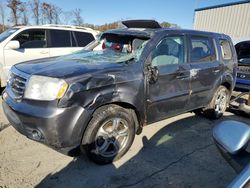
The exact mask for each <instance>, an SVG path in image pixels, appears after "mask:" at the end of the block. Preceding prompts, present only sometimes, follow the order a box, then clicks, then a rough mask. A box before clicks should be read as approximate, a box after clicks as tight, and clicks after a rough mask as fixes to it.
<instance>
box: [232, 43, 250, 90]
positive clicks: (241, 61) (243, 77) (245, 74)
mask: <svg viewBox="0 0 250 188" xmlns="http://www.w3.org/2000/svg"><path fill="white" fill-rule="evenodd" d="M235 49H236V53H237V56H238V71H237V79H236V86H235V90H237V91H243V92H244V91H246V92H247V91H250V40H246V41H241V42H239V43H237V44H236V45H235Z"/></svg>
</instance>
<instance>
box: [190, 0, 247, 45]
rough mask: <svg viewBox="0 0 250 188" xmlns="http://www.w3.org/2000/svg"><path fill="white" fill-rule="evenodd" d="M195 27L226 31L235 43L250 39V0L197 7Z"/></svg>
mask: <svg viewBox="0 0 250 188" xmlns="http://www.w3.org/2000/svg"><path fill="white" fill-rule="evenodd" d="M194 29H197V30H204V31H212V32H219V33H225V34H227V35H229V36H231V38H232V39H233V41H234V43H237V42H239V41H244V40H250V0H245V1H238V2H234V3H227V4H222V5H217V6H211V7H205V8H199V9H196V10H195V15H194Z"/></svg>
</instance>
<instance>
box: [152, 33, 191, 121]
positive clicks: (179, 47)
mask: <svg viewBox="0 0 250 188" xmlns="http://www.w3.org/2000/svg"><path fill="white" fill-rule="evenodd" d="M149 57H150V59H151V60H150V61H151V67H153V68H154V67H156V69H157V70H158V74H157V79H156V80H155V81H154V82H147V88H148V94H147V120H148V123H152V122H155V121H158V120H161V119H164V118H166V117H169V116H172V115H175V114H179V113H182V112H184V111H185V110H186V109H188V106H187V104H188V96H189V81H190V79H189V77H190V65H189V64H188V63H186V40H185V36H184V35H174V36H165V37H163V38H162V39H161V40H160V41H159V42H158V44H157V45H156V46H155V47H154V50H153V51H152V53H151V55H150V56H149Z"/></svg>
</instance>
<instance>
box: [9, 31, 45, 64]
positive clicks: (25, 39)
mask: <svg viewBox="0 0 250 188" xmlns="http://www.w3.org/2000/svg"><path fill="white" fill-rule="evenodd" d="M12 40H17V41H19V43H20V48H19V49H16V50H12V49H7V48H6V49H4V58H5V66H6V67H5V68H6V69H9V68H10V67H11V66H12V65H14V64H16V63H20V62H24V61H29V60H34V59H40V58H47V57H49V49H48V48H47V40H46V31H45V30H44V29H27V30H24V31H22V32H21V33H19V34H18V35H17V36H15V37H14V38H13V39H12Z"/></svg>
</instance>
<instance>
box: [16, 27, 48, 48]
mask: <svg viewBox="0 0 250 188" xmlns="http://www.w3.org/2000/svg"><path fill="white" fill-rule="evenodd" d="M12 40H18V41H19V43H20V48H45V47H47V42H46V35H45V30H39V29H29V30H25V31H23V32H21V33H20V34H18V35H17V36H16V37H14V38H13V39H12Z"/></svg>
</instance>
